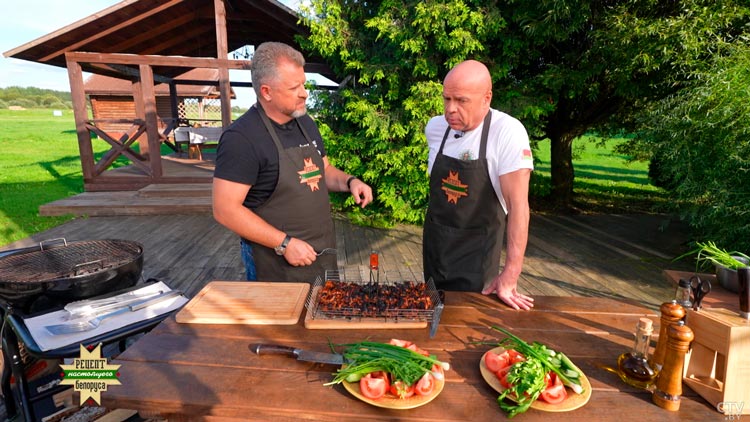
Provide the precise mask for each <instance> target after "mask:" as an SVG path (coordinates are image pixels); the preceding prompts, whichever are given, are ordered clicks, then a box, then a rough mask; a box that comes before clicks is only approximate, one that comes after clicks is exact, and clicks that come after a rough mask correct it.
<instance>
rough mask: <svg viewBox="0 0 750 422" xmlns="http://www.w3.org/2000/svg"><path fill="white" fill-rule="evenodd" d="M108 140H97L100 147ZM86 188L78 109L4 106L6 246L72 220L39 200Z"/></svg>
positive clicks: (0, 236) (2, 236) (1, 239)
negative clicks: (58, 112)
mask: <svg viewBox="0 0 750 422" xmlns="http://www.w3.org/2000/svg"><path fill="white" fill-rule="evenodd" d="M107 149H109V148H107V146H106V145H105V143H104V142H103V141H101V140H95V141H94V150H95V152H98V153H102V152H103V151H105V150H107ZM80 192H83V179H82V176H81V161H80V158H79V153H78V140H77V137H76V132H75V123H74V120H73V112H72V111H71V110H63V115H62V116H61V117H56V116H53V115H52V110H18V111H15V110H0V247H2V246H3V245H6V244H8V243H10V242H13V241H15V240H18V239H22V238H24V237H28V236H29V235H32V234H34V233H37V232H39V231H43V230H46V229H49V228H51V227H54V226H56V225H59V224H60V223H62V222H64V221H67V220H69V219H70V217H39V216H38V210H39V206H40V205H42V204H45V203H48V202H51V201H54V200H57V199H60V198H65V197H68V196H71V195H75V194H77V193H80Z"/></svg>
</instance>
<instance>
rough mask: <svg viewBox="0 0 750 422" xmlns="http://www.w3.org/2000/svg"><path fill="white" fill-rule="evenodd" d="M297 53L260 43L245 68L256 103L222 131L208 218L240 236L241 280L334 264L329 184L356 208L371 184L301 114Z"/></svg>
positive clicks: (303, 277) (311, 273)
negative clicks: (349, 170)
mask: <svg viewBox="0 0 750 422" xmlns="http://www.w3.org/2000/svg"><path fill="white" fill-rule="evenodd" d="M304 64H305V62H304V58H303V57H302V54H300V53H299V52H298V51H296V50H295V49H293V48H291V47H290V46H288V45H286V44H282V43H276V42H269V43H264V44H261V45H260V46H259V47H258V48H257V49H256V50H255V54H254V55H253V58H252V62H251V72H252V79H253V88H254V89H255V93H256V95H257V98H258V102H257V103H256V104H255V105H254V106H253V107H252V108H251V109H250V110H248V111H247V113H245V114H244V115H243V116H241V117H240V118H239V119H237V120H236V121H235V122H234V123H232V125H230V126H229V127H228V128H227V129H226V130H225V131H224V133H223V134H222V136H221V139H220V141H219V147H218V150H217V157H216V169H215V171H214V182H213V212H214V218H216V220H217V221H218V222H219V223H221V224H222V225H224V226H226V227H227V228H229V229H230V230H232V231H233V232H235V233H237V234H238V235H239V236H240V237H241V238H242V242H241V243H242V258H243V261H244V263H245V268H246V271H247V279H248V280H256V279H258V280H264V281H308V282H312V281H314V279H315V277H316V276H317V275H322V273H323V272H324V271H325V270H329V269H330V270H334V269H337V268H336V267H335V266H336V260H335V256H333V255H320V256H318V252H321V251H322V250H323V249H325V248H335V247H336V244H335V236H334V233H333V221H332V219H331V214H330V202H329V198H328V192H329V191H335V192H346V191H349V192H351V194H352V196H353V197H354V199H355V202H356V203H357V204H359V205H360V206H361V207H364V206H366V205H367V204H368V203H370V202H371V201H372V189H371V188H370V186H368V185H367V184H365V183H364V182H362V181H361V180H359V179H357V178H356V177H354V176H350V175H348V174H346V173H345V172H343V171H341V170H339V169H337V168H336V167H334V166H332V165H331V164H330V163H329V162H328V157H326V153H325V147H324V146H323V140H322V137H321V135H320V131H319V130H318V128H317V126H316V125H315V122H313V120H312V119H311V118H310V117H309V116H308V115H307V114H306V105H305V101H306V100H307V91H306V90H305V86H304V84H305V82H306V78H305V73H304Z"/></svg>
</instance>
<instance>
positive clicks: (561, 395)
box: [539, 372, 568, 404]
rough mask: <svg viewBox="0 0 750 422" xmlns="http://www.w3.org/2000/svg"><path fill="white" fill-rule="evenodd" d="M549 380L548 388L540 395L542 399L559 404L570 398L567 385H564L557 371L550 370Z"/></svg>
mask: <svg viewBox="0 0 750 422" xmlns="http://www.w3.org/2000/svg"><path fill="white" fill-rule="evenodd" d="M547 375H548V377H549V380H548V382H547V388H546V389H545V390H544V391H542V394H541V395H540V396H539V397H540V398H541V399H542V400H544V401H546V402H547V403H550V404H558V403H561V402H562V401H564V400H565V399H566V398H568V392H567V391H565V385H563V383H562V380H560V377H558V376H557V374H556V373H554V372H550V373H549V374H547Z"/></svg>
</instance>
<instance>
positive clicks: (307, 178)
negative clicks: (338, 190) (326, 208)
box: [297, 158, 323, 192]
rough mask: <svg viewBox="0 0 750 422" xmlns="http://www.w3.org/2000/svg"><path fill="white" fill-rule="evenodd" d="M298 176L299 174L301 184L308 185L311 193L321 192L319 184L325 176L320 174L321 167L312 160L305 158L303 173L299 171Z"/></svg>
mask: <svg viewBox="0 0 750 422" xmlns="http://www.w3.org/2000/svg"><path fill="white" fill-rule="evenodd" d="M297 174H299V182H300V183H307V186H309V187H310V191H312V192H315V191H316V190H320V186H318V182H319V181H320V179H322V178H323V175H322V174H321V172H320V167H318V166H316V165H315V163H313V160H312V158H305V165H304V167H302V171H298V172H297Z"/></svg>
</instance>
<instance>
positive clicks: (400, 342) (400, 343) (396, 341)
mask: <svg viewBox="0 0 750 422" xmlns="http://www.w3.org/2000/svg"><path fill="white" fill-rule="evenodd" d="M388 344H392V345H394V346H399V347H403V348H407V347H409V346H411V344H412V342H410V341H407V340H399V339H397V338H392V339H391V341H389V342H388Z"/></svg>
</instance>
